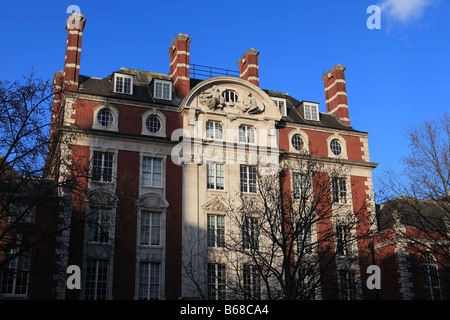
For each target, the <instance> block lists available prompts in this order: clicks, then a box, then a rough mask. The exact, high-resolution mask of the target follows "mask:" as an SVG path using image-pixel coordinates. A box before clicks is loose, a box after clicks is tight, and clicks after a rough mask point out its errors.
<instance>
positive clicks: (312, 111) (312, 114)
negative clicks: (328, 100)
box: [304, 103, 319, 121]
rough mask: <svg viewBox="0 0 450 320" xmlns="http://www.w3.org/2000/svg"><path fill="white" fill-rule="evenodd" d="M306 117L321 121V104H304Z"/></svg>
mask: <svg viewBox="0 0 450 320" xmlns="http://www.w3.org/2000/svg"><path fill="white" fill-rule="evenodd" d="M304 108H305V109H304V111H305V119H306V120H314V121H319V106H318V105H317V104H311V103H305V104H304Z"/></svg>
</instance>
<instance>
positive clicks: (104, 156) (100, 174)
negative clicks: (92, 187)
mask: <svg viewBox="0 0 450 320" xmlns="http://www.w3.org/2000/svg"><path fill="white" fill-rule="evenodd" d="M113 159H114V154H112V153H106V152H99V151H94V157H93V159H92V181H98V182H111V181H112V173H113Z"/></svg>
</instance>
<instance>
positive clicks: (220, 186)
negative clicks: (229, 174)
mask: <svg viewBox="0 0 450 320" xmlns="http://www.w3.org/2000/svg"><path fill="white" fill-rule="evenodd" d="M211 166H212V170H211ZM220 168H221V170H220ZM211 171H212V175H211V174H210V173H211ZM219 173H222V174H221V175H219ZM219 179H222V183H219ZM210 180H212V183H211V184H210ZM206 189H208V190H221V191H222V190H225V164H223V163H218V162H212V161H208V162H206Z"/></svg>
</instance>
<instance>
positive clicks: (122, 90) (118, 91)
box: [114, 73, 133, 95]
mask: <svg viewBox="0 0 450 320" xmlns="http://www.w3.org/2000/svg"><path fill="white" fill-rule="evenodd" d="M119 78H122V88H121V90H118V89H117V82H118V81H119ZM125 79H127V80H129V81H130V90H129V92H126V91H125ZM114 92H115V93H122V94H129V95H132V94H133V76H130V75H128V74H122V73H115V74H114Z"/></svg>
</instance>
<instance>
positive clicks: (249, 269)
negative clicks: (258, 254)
mask: <svg viewBox="0 0 450 320" xmlns="http://www.w3.org/2000/svg"><path fill="white" fill-rule="evenodd" d="M242 281H243V288H244V300H261V276H260V274H259V272H258V268H257V267H256V266H254V265H252V264H244V265H243V266H242Z"/></svg>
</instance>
